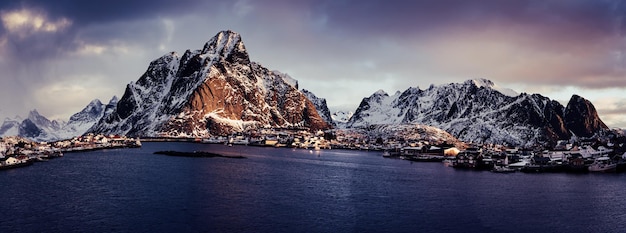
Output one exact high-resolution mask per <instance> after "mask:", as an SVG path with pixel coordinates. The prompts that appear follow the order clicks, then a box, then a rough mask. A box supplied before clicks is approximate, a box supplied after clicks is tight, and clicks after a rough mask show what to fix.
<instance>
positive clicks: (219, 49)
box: [200, 30, 250, 64]
mask: <svg viewBox="0 0 626 233" xmlns="http://www.w3.org/2000/svg"><path fill="white" fill-rule="evenodd" d="M200 53H201V54H203V55H206V56H208V57H209V58H211V59H215V58H218V59H219V58H222V59H225V60H226V61H228V62H241V63H245V64H249V63H250V58H249V56H248V52H247V51H246V47H245V46H244V44H243V41H242V40H241V35H239V33H236V32H233V31H231V30H226V31H221V32H219V33H217V35H215V36H214V37H213V38H211V39H210V40H209V41H208V42H206V44H205V45H204V48H203V49H202V51H201V52H200Z"/></svg>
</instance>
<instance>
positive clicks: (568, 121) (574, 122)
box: [563, 95, 608, 137]
mask: <svg viewBox="0 0 626 233" xmlns="http://www.w3.org/2000/svg"><path fill="white" fill-rule="evenodd" d="M563 114H564V121H565V126H566V127H567V128H568V129H569V130H570V131H571V132H572V133H574V134H575V135H576V136H579V137H591V136H593V135H594V134H595V133H596V132H598V130H602V129H608V127H607V126H606V125H605V124H604V122H602V120H600V117H599V116H598V112H597V111H596V108H595V107H594V106H593V104H592V103H591V102H590V101H589V100H587V99H585V98H583V97H580V96H578V95H573V96H572V97H571V98H570V100H569V102H568V103H567V107H566V108H565V111H564V113H563Z"/></svg>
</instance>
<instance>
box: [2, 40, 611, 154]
mask: <svg viewBox="0 0 626 233" xmlns="http://www.w3.org/2000/svg"><path fill="white" fill-rule="evenodd" d="M403 125H427V126H433V127H437V128H440V129H443V130H445V131H447V132H448V133H450V134H451V135H453V136H454V137H457V138H459V139H461V140H463V141H467V142H480V143H498V144H502V143H504V144H509V145H532V144H542V143H548V144H549V143H554V142H555V141H556V140H558V139H569V138H570V137H571V136H572V135H576V136H580V137H591V136H593V135H594V134H596V133H598V132H600V131H602V130H605V129H607V127H606V125H605V124H604V123H603V122H602V120H600V118H599V117H598V114H597V112H596V110H595V108H594V106H593V104H591V103H590V102H589V101H588V100H586V99H584V98H582V97H580V96H577V95H574V96H572V98H571V99H570V101H569V103H568V105H567V106H565V107H564V106H563V105H561V104H560V103H558V102H557V101H554V100H550V99H549V98H547V97H544V96H541V95H539V94H532V95H531V94H526V93H522V94H518V93H516V92H515V91H513V90H511V89H507V88H501V87H498V86H497V85H495V84H494V83H493V82H491V81H489V80H486V79H476V80H468V81H465V82H463V83H450V84H444V85H439V86H435V85H431V86H430V87H429V88H428V89H424V90H422V89H420V88H417V87H410V88H408V89H407V90H405V91H404V92H396V93H395V94H393V95H389V94H387V93H386V92H384V91H382V90H380V91H377V92H375V93H373V94H372V95H371V96H369V97H367V98H364V99H363V100H362V101H361V104H360V105H359V107H358V108H357V109H356V110H355V111H354V112H335V113H331V112H330V111H329V109H328V106H327V103H326V100H325V99H323V98H319V97H317V96H316V95H315V94H313V93H312V92H310V91H307V90H305V89H302V90H299V87H298V82H297V81H296V80H295V79H293V78H291V77H290V76H289V75H287V74H284V73H281V72H279V71H271V70H269V69H267V68H265V67H263V66H262V65H260V64H258V63H255V62H252V61H250V59H249V55H248V53H247V50H246V48H245V46H244V44H243V41H242V39H241V36H240V35H239V34H237V33H235V32H232V31H222V32H219V33H218V34H217V35H216V36H215V37H213V38H211V39H210V40H209V41H208V42H206V43H205V44H204V46H203V47H202V48H201V49H198V50H193V51H192V50H187V51H185V53H183V55H182V56H179V55H178V54H177V53H176V52H171V53H167V54H165V55H164V56H162V57H160V58H158V59H156V60H154V61H152V62H151V63H150V65H149V66H148V69H147V70H146V72H145V73H144V74H143V75H142V76H141V77H140V78H139V79H138V80H137V81H136V82H131V83H130V84H128V85H127V86H126V90H125V92H124V95H123V96H122V97H121V98H120V99H119V100H118V99H117V97H114V98H113V99H111V101H109V103H108V104H106V105H105V104H103V103H101V102H100V101H99V100H93V101H92V102H90V103H89V104H88V105H87V106H86V107H85V108H84V109H83V110H82V111H80V112H79V113H76V114H74V115H73V116H72V117H70V119H69V121H68V122H58V121H50V120H48V119H47V118H45V117H43V116H41V115H40V114H39V113H38V112H37V111H36V110H33V111H32V112H31V113H30V114H29V116H28V118H26V119H21V118H19V117H16V118H14V119H6V120H5V121H4V123H3V124H2V126H0V136H8V135H20V136H24V137H28V138H31V139H34V140H38V141H53V140H58V139H64V138H71V137H73V136H77V135H82V134H84V133H103V134H121V135H127V136H131V137H205V136H210V135H225V134H231V133H235V132H241V131H245V130H248V129H258V128H264V127H285V128H287V127H298V128H308V129H311V130H320V129H321V130H324V129H330V128H333V127H334V128H353V129H364V128H371V127H373V126H376V128H377V129H383V130H387V131H390V129H392V128H400V129H402V128H406V127H404V126H403ZM411 128H415V127H411ZM418 128H419V127H418ZM431 131H432V130H431ZM429 132H430V131H429Z"/></svg>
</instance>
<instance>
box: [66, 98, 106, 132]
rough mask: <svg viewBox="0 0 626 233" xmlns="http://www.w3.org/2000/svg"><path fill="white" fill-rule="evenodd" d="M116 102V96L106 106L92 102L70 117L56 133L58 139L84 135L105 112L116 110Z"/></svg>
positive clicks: (97, 100)
mask: <svg viewBox="0 0 626 233" xmlns="http://www.w3.org/2000/svg"><path fill="white" fill-rule="evenodd" d="M117 101H118V99H117V97H116V96H113V98H111V100H110V101H109V103H108V104H103V103H102V102H101V101H100V100H99V99H94V100H92V101H91V102H90V103H89V104H88V105H87V106H86V107H85V108H83V110H81V111H80V112H78V113H75V114H74V115H72V116H71V117H70V119H69V121H68V122H67V124H65V125H64V126H63V127H62V129H61V130H59V131H58V133H57V134H58V135H59V138H61V139H67V138H72V137H75V136H79V135H83V134H85V133H86V132H87V130H89V129H90V128H91V127H93V125H94V124H96V123H97V122H98V121H100V119H102V117H103V116H104V114H105V113H106V112H107V111H108V112H112V111H113V110H114V109H115V108H116V106H117Z"/></svg>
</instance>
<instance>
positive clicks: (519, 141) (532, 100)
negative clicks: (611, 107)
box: [347, 79, 607, 145]
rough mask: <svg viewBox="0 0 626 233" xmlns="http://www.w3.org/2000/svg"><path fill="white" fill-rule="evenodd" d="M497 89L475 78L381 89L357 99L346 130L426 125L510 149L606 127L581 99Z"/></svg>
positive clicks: (583, 134)
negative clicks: (565, 101)
mask: <svg viewBox="0 0 626 233" xmlns="http://www.w3.org/2000/svg"><path fill="white" fill-rule="evenodd" d="M495 87H497V86H495V85H494V84H493V82H491V81H489V80H484V79H479V80H468V81H465V82H463V83H451V84H446V85H440V86H434V85H431V86H430V87H429V88H428V89H425V90H421V89H419V88H416V87H411V88H409V89H407V90H405V91H404V92H397V93H395V94H394V95H391V96H390V95H389V94H387V93H386V92H384V91H382V90H380V91H377V92H376V93H374V94H372V95H371V96H370V97H367V98H364V99H363V101H361V104H360V105H359V107H358V108H357V110H356V111H355V113H354V115H353V116H352V117H351V118H350V120H349V121H348V123H347V126H348V127H366V126H369V125H377V124H406V123H415V124H424V125H431V126H435V127H438V128H441V129H443V130H446V131H447V132H449V133H451V134H452V135H454V136H455V137H457V138H459V139H461V140H463V141H467V142H483V143H506V144H510V145H532V144H535V143H548V144H549V143H554V141H556V140H558V139H569V138H570V136H571V133H570V131H571V132H574V133H575V134H576V135H578V136H590V135H593V134H594V133H595V132H598V131H599V130H602V129H606V128H607V127H606V125H604V123H602V121H601V120H600V119H599V117H598V116H597V113H596V112H595V108H593V105H591V103H589V101H586V100H584V99H583V100H581V99H582V98H581V97H579V96H573V97H572V99H571V100H570V103H569V104H568V106H567V108H566V107H563V105H561V104H560V103H558V102H557V101H554V100H550V99H548V98H546V97H544V96H541V95H539V94H533V95H529V94H526V93H523V94H519V95H517V96H514V95H513V94H514V92H512V91H508V90H506V89H500V88H495ZM503 90H504V92H506V94H504V93H502V92H501V91H503ZM580 109H585V110H586V111H585V112H582V111H581V110H580ZM565 113H569V114H565ZM575 113H578V114H575ZM589 122H594V123H593V124H588V123H589Z"/></svg>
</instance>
